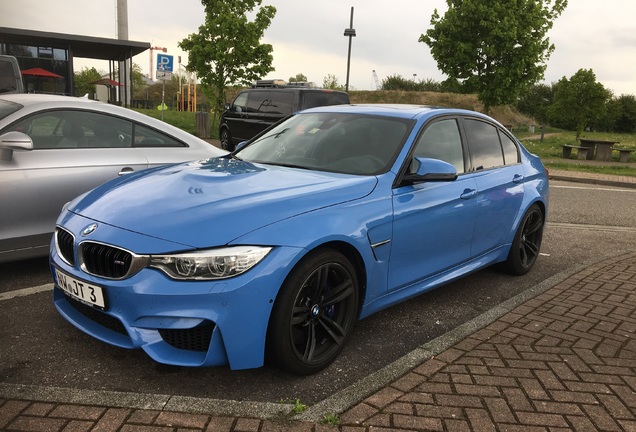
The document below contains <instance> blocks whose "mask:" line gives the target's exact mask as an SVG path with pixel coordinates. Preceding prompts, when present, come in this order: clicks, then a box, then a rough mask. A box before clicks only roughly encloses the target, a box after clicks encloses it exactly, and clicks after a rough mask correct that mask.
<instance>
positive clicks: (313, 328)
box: [267, 249, 359, 375]
mask: <svg viewBox="0 0 636 432" xmlns="http://www.w3.org/2000/svg"><path fill="white" fill-rule="evenodd" d="M358 291H359V290H358V278H357V276H356V272H355V269H354V267H353V265H352V264H351V263H350V262H349V260H348V259H347V258H346V257H345V256H344V255H342V254H341V253H339V252H336V251H334V250H332V249H323V250H319V251H316V252H314V253H311V254H310V255H308V256H307V257H305V258H304V259H303V260H301V262H300V263H298V264H297V265H296V267H295V268H294V269H293V270H292V271H291V273H290V274H289V276H288V277H287V279H286V280H285V282H284V283H283V285H282V287H281V290H280V292H279V295H278V297H277V299H276V302H275V303H274V308H273V310H272V317H271V319H270V323H269V327H268V331H267V357H268V359H269V361H270V362H271V363H272V364H273V365H274V366H276V367H278V368H280V369H282V370H285V371H287V372H291V373H294V374H298V375H310V374H313V373H316V372H318V371H320V370H322V369H324V368H326V367H327V366H329V365H330V364H331V363H332V362H333V361H334V360H335V359H336V357H337V356H338V354H340V351H342V348H343V347H344V345H345V343H346V341H347V340H348V339H349V336H350V335H351V331H352V329H353V325H354V324H355V321H356V319H357V316H358Z"/></svg>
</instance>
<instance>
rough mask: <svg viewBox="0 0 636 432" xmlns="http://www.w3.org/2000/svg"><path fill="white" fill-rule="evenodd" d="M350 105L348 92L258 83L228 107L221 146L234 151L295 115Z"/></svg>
mask: <svg viewBox="0 0 636 432" xmlns="http://www.w3.org/2000/svg"><path fill="white" fill-rule="evenodd" d="M348 103H349V95H348V94H347V93H345V92H341V91H334V90H328V89H320V88H316V87H314V86H313V85H312V84H311V83H292V84H287V83H286V82H285V81H283V80H260V81H257V82H256V84H254V86H253V87H252V88H250V89H247V90H244V91H242V92H240V93H239V94H238V95H237V96H236V98H235V99H234V102H232V103H231V104H228V105H226V106H225V111H224V112H223V113H222V114H221V120H220V124H219V139H220V140H221V147H222V148H224V149H227V150H230V151H231V150H234V149H235V147H236V145H237V144H238V143H240V142H242V141H247V140H249V139H251V138H253V137H255V136H256V135H258V134H259V133H260V132H262V131H264V130H265V129H267V128H268V127H270V126H271V125H273V124H274V123H276V122H278V121H280V120H282V119H283V118H285V117H287V116H288V115H290V114H291V113H293V112H296V111H300V110H303V109H307V108H313V107H318V106H328V105H339V104H348Z"/></svg>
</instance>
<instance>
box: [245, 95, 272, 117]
mask: <svg viewBox="0 0 636 432" xmlns="http://www.w3.org/2000/svg"><path fill="white" fill-rule="evenodd" d="M268 97H269V92H268V91H252V92H250V93H249V97H248V98H247V112H251V113H257V112H263V106H266V105H267V104H268V103H269V99H268Z"/></svg>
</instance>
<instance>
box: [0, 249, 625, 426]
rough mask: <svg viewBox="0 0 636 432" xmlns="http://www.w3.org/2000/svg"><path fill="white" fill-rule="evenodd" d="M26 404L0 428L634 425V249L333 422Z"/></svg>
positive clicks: (5, 410)
mask: <svg viewBox="0 0 636 432" xmlns="http://www.w3.org/2000/svg"><path fill="white" fill-rule="evenodd" d="M31 399H34V398H31ZM31 399H30V400H20V399H19V398H11V399H0V429H1V430H4V431H56V432H57V431H215V432H216V431H254V432H265V431H313V432H320V431H330V430H338V431H342V432H354V431H361V432H362V431H364V432H367V431H369V432H370V431H391V430H393V431H478V432H482V431H550V432H556V431H597V430H599V431H636V253H632V254H629V255H625V256H622V257H618V258H614V259H610V260H606V261H603V262H600V263H598V264H595V265H592V266H590V267H587V268H585V269H584V270H583V271H581V272H579V273H577V274H575V275H573V276H570V277H569V278H567V279H566V280H564V281H562V282H560V283H558V284H557V285H555V286H553V287H551V288H549V289H548V290H546V291H545V292H543V293H541V294H539V295H537V296H536V297H534V298H532V299H530V300H528V301H526V302H525V303H523V304H521V305H520V306H518V307H516V308H514V309H513V310H511V311H510V312H508V313H507V314H505V315H503V316H502V317H500V318H499V319H497V320H496V321H494V322H492V323H491V324H489V325H487V326H486V327H484V328H482V329H480V330H477V331H476V332H474V333H472V334H470V335H469V336H467V337H465V338H464V339H462V340H461V341H460V342H458V343H456V344H455V345H453V346H452V347H450V348H448V349H446V350H444V351H443V352H441V353H440V354H438V355H436V356H434V357H433V358H430V359H428V360H426V361H425V362H423V363H421V364H420V365H419V366H417V367H415V368H413V369H412V370H411V371H410V372H408V373H407V374H405V375H404V376H402V377H400V378H399V379H397V380H395V381H393V382H392V383H390V384H389V385H387V386H385V387H384V388H382V389H381V390H379V391H377V392H375V393H374V394H372V395H371V396H369V397H367V398H366V399H364V400H362V401H360V402H358V403H357V404H354V405H353V406H351V407H350V408H348V409H347V410H345V411H344V412H342V413H333V414H334V415H333V416H332V418H338V419H339V421H340V424H339V425H338V426H329V425H326V424H323V423H320V422H316V421H312V422H309V421H301V420H298V419H294V418H292V416H290V415H289V414H286V415H283V414H281V416H280V418H274V419H262V418H258V416H256V417H253V418H252V417H245V416H243V417H233V416H229V415H221V416H219V415H210V414H200V413H198V414H192V413H185V412H170V411H164V410H144V409H138V408H113V407H108V406H92V405H82V404H78V403H74V404H70V403H57V402H42V401H37V400H31Z"/></svg>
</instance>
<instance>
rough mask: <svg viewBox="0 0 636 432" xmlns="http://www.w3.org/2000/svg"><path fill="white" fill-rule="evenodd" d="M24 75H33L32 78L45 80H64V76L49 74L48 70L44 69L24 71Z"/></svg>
mask: <svg viewBox="0 0 636 432" xmlns="http://www.w3.org/2000/svg"><path fill="white" fill-rule="evenodd" d="M22 75H32V76H36V77H44V78H64V77H63V76H62V75H58V74H56V73H53V72H49V71H47V70H46V69H42V68H31V69H27V70H23V71H22Z"/></svg>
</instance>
